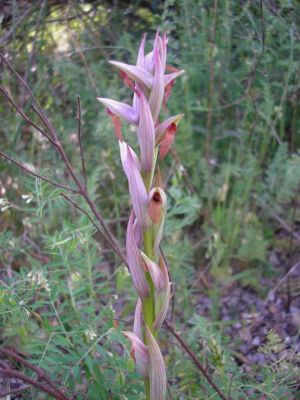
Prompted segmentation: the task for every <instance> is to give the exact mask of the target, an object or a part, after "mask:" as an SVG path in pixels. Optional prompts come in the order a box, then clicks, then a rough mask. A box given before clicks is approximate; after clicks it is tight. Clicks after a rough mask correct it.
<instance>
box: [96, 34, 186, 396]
mask: <svg viewBox="0 0 300 400" xmlns="http://www.w3.org/2000/svg"><path fill="white" fill-rule="evenodd" d="M167 43H168V40H167V36H166V34H162V35H161V34H160V32H159V30H158V31H157V33H156V36H155V40H154V45H153V49H152V51H150V52H149V53H147V54H145V45H146V36H145V35H144V36H143V39H142V42H141V44H140V48H139V51H138V56H137V61H136V64H135V65H131V64H126V63H123V62H119V61H110V64H111V65H113V66H114V67H116V68H118V69H119V70H120V73H121V76H122V79H123V82H124V84H125V85H126V86H127V87H129V88H130V89H131V90H133V100H132V105H129V104H125V103H122V102H119V101H116V100H111V99H107V98H102V97H101V98H98V100H99V101H100V102H101V103H102V104H103V105H104V106H105V108H106V110H107V113H108V115H109V116H110V118H111V120H112V123H113V125H114V128H115V132H116V136H117V138H118V140H119V147H120V156H121V162H122V165H123V169H124V172H125V175H126V177H127V180H128V188H129V194H130V199H131V204H132V210H131V212H130V217H129V221H128V225H127V232H126V254H127V264H128V267H129V270H130V274H131V277H132V281H133V286H134V287H135V289H136V292H137V294H138V296H139V299H138V301H137V305H136V309H135V314H134V327H133V332H129V331H125V332H123V333H124V335H125V336H126V337H127V338H128V339H129V340H130V342H131V356H132V358H133V359H134V361H135V364H136V367H137V369H138V371H139V372H140V374H141V375H142V376H143V379H144V382H145V391H146V400H164V399H165V394H166V385H167V378H166V371H165V366H164V360H163V357H162V354H161V351H160V348H159V345H158V342H157V339H156V338H157V334H158V331H159V329H160V328H161V326H162V324H163V322H164V320H165V318H166V315H167V312H168V306H169V302H170V297H171V284H170V280H169V273H168V268H167V264H166V260H165V258H164V256H163V254H162V251H161V239H162V234H163V227H164V222H165V217H166V209H167V195H166V193H165V191H164V189H163V188H162V187H161V186H162V185H161V179H160V169H159V168H157V167H156V164H157V159H158V158H159V159H160V160H162V159H163V158H164V157H165V156H166V155H167V154H168V152H169V150H170V148H171V146H172V144H173V142H174V140H175V136H176V131H177V126H178V124H179V122H180V120H181V119H182V117H183V114H179V115H175V116H171V117H167V118H166V119H164V120H163V121H161V120H160V113H161V111H162V109H165V108H166V103H167V101H168V99H169V97H170V94H171V91H172V87H173V84H174V81H175V79H176V78H177V77H179V76H180V75H182V74H183V72H184V71H182V70H178V69H176V68H174V67H170V66H168V65H167V64H166V60H167ZM166 71H168V73H166ZM121 120H123V121H125V122H127V123H128V124H130V125H133V127H134V129H135V132H136V139H137V144H138V146H139V157H138V155H137V154H136V153H135V152H134V150H133V149H132V148H131V147H130V146H129V145H128V144H127V143H126V142H125V141H124V139H123V135H122V130H121ZM134 148H135V147H134ZM158 155H159V157H158Z"/></svg>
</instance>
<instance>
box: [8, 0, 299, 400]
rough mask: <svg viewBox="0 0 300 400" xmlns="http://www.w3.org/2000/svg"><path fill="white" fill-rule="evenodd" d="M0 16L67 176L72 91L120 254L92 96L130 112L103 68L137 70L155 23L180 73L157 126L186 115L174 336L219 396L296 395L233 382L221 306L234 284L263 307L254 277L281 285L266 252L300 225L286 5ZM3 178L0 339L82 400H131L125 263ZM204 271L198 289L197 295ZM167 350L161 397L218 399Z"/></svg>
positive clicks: (11, 5) (53, 162)
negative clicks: (203, 365)
mask: <svg viewBox="0 0 300 400" xmlns="http://www.w3.org/2000/svg"><path fill="white" fill-rule="evenodd" d="M0 20H1V24H2V30H1V38H0V45H1V52H2V53H3V54H4V55H5V56H6V57H8V59H9V60H10V61H11V62H12V64H13V65H14V66H15V68H16V69H17V71H18V72H19V74H20V75H21V76H22V77H23V78H24V79H25V80H26V81H27V82H28V83H29V85H30V86H31V88H32V89H33V91H34V94H35V96H36V98H37V99H39V101H40V103H41V104H42V105H43V107H44V109H45V110H46V112H47V114H48V115H49V117H50V119H51V121H52V122H53V124H54V125H55V127H56V129H57V132H58V134H59V137H60V138H61V140H62V142H63V144H64V146H65V148H66V150H67V153H68V155H69V156H70V159H71V161H72V163H73V165H74V166H75V167H76V168H77V169H78V171H79V170H80V151H79V145H78V142H77V136H76V129H77V125H76V124H77V123H76V120H75V119H74V117H75V115H76V96H77V94H79V95H80V97H81V104H82V110H83V115H82V121H83V126H82V131H83V147H84V153H85V160H86V163H87V172H88V184H89V189H90V192H91V193H92V197H93V199H94V200H95V201H96V204H97V206H98V208H99V209H100V210H101V211H102V212H103V215H104V216H105V219H106V220H107V221H108V222H109V223H110V226H111V227H112V229H113V231H114V233H115V234H116V236H117V237H118V239H119V240H120V242H121V243H122V244H124V236H125V235H124V232H125V227H126V219H127V217H128V212H129V198H128V194H127V184H126V180H125V178H124V176H123V172H122V168H121V166H120V161H119V154H118V151H119V150H118V145H117V141H116V139H115V136H114V133H113V128H112V126H111V123H110V120H109V118H107V115H106V114H105V111H104V110H103V107H101V105H100V103H99V102H98V101H97V100H96V97H97V96H99V95H101V96H103V97H111V98H113V99H121V100H122V101H130V96H131V93H130V90H129V89H128V88H124V87H123V85H122V84H121V81H120V78H119V76H118V73H117V71H116V70H114V69H113V68H112V67H111V66H110V65H109V64H108V60H110V59H115V60H122V61H125V62H126V61H127V62H131V63H133V62H134V60H135V57H136V53H137V49H138V45H139V42H140V39H141V37H142V34H143V33H144V32H147V35H148V39H149V40H150V41H151V40H152V39H153V37H154V35H155V31H156V29H157V27H160V29H161V30H164V31H166V32H167V33H168V37H169V54H168V63H169V64H170V65H172V66H175V67H179V68H181V69H185V71H186V73H185V75H184V76H183V77H182V78H180V79H178V82H176V85H175V86H174V89H173V92H172V96H171V98H170V101H169V105H168V107H169V111H168V112H169V113H170V114H177V113H182V112H183V113H184V114H185V117H184V119H183V120H182V121H181V123H180V126H179V130H178V134H177V138H176V144H175V145H174V149H173V153H172V155H170V156H168V158H167V161H166V163H165V165H164V166H163V167H162V175H163V177H164V180H165V182H166V187H167V192H168V202H169V203H168V218H167V222H166V229H165V237H164V242H163V248H164V252H165V254H166V257H167V259H168V262H169V265H170V269H171V277H172V281H173V287H174V291H175V295H174V299H173V300H174V310H173V311H174V318H175V323H178V324H179V326H180V327H181V329H182V330H183V331H184V332H185V333H186V336H185V339H186V340H187V341H188V343H189V344H190V346H191V347H192V348H193V349H194V351H195V352H196V353H197V355H199V357H200V358H201V359H202V360H206V359H207V360H209V361H208V362H209V365H211V373H212V374H213V376H214V379H215V381H216V382H217V383H218V385H219V386H220V388H221V389H222V390H223V391H224V393H228V392H230V393H231V399H233V400H234V399H236V400H238V399H285V398H289V399H292V398H296V397H293V396H294V394H293V391H292V389H291V388H290V384H291V382H293V378H294V375H293V373H291V371H293V368H292V367H290V369H288V372H287V373H286V374H284V372H282V370H280V368H279V367H278V369H277V370H275V369H274V370H272V371H270V369H269V368H268V367H267V366H265V367H262V368H261V370H260V380H259V381H258V382H257V381H256V376H255V375H252V374H249V375H247V374H245V373H244V372H242V370H241V369H240V368H239V366H238V364H237V363H236V361H234V359H233V358H232V354H231V352H230V347H228V338H226V335H225V333H224V331H223V327H222V321H219V320H218V318H219V309H218V308H219V304H218V302H219V299H220V296H221V294H220V293H221V287H222V285H227V284H229V283H230V282H233V281H236V282H238V283H239V284H240V285H244V286H249V287H251V289H253V290H256V291H257V292H258V293H260V294H262V295H266V294H267V293H266V288H264V287H263V286H262V285H261V284H260V282H261V279H262V278H263V277H264V276H266V275H270V274H271V275H272V276H274V277H276V276H277V274H278V272H276V271H275V269H274V267H273V266H272V265H271V263H270V261H269V254H270V252H271V251H273V250H274V249H275V250H276V251H279V252H283V253H284V254H287V253H288V254H289V255H290V254H291V252H293V251H294V250H293V247H292V248H291V246H290V245H289V238H290V235H289V233H288V232H287V233H285V235H282V236H281V238H280V240H278V235H277V234H278V231H280V232H285V228H286V226H288V227H292V228H291V229H294V228H293V227H295V226H297V224H299V222H300V213H299V196H298V193H299V182H300V153H299V146H300V135H299V129H300V120H299V102H300V74H299V65H300V6H299V3H298V2H297V1H296V0H295V1H292V0H279V1H271V0H266V1H246V0H244V1H233V0H224V1H217V0H199V1H196V0H166V1H132V2H130V4H129V3H127V2H122V1H120V2H109V1H108V2H106V1H90V2H88V1H86V2H81V1H70V2H69V3H67V2H60V1H57V2H56V1H50V0H48V1H47V0H39V1H36V2H27V1H21V0H20V1H16V0H14V1H11V2H6V3H5V4H4V5H0ZM1 76H2V85H3V86H4V87H5V88H6V89H7V90H9V91H10V93H11V94H12V95H13V97H14V98H15V99H16V101H17V103H18V104H19V105H20V106H21V107H22V108H23V109H24V110H26V111H27V112H28V114H29V115H31V116H32V118H33V119H34V120H36V118H35V116H34V114H33V113H32V111H31V99H30V98H29V96H28V94H27V93H26V92H25V91H24V90H23V89H22V88H20V87H18V86H17V84H16V81H15V79H14V78H13V77H12V76H11V75H10V74H9V73H8V71H7V70H6V69H5V68H4V67H3V68H2V70H1ZM0 112H1V126H0V131H1V150H2V151H5V152H7V153H8V154H10V155H11V156H13V157H15V158H16V159H18V160H20V161H22V162H23V163H25V164H26V165H29V166H34V167H35V168H36V169H37V170H38V171H40V172H42V173H43V174H44V175H45V176H48V177H52V178H53V179H54V178H55V179H56V180H57V181H59V182H62V183H64V182H65V183H68V181H69V178H68V176H67V174H66V171H65V170H64V168H63V164H62V163H61V161H60V160H59V158H58V156H57V155H56V154H55V153H54V151H53V150H52V149H51V146H49V144H48V143H46V142H45V141H44V139H43V138H42V137H40V135H39V134H38V133H37V132H35V131H34V130H33V129H32V128H31V127H29V126H28V125H26V124H25V123H24V121H23V120H22V119H21V118H20V116H18V115H16V113H15V112H14V110H13V109H12V107H11V106H9V105H8V103H7V102H6V101H5V99H4V98H1V99H0ZM123 130H124V135H125V137H126V140H128V141H129V142H130V144H131V145H132V146H133V147H134V146H135V144H134V136H133V134H132V132H131V131H130V129H129V128H128V127H126V126H125V124H124V127H123ZM0 174H1V175H0V179H1V180H0V192H1V194H0V197H1V199H2V200H1V201H2V203H1V214H0V218H1V236H0V248H1V254H0V266H1V272H0V278H1V281H0V321H1V322H0V327H1V326H2V329H1V331H0V335H1V339H0V340H1V343H2V344H5V345H13V346H17V347H18V348H19V349H20V350H22V351H25V352H28V354H30V357H31V361H32V362H34V363H36V364H37V365H38V366H41V367H43V368H45V369H46V370H47V371H49V373H50V374H51V377H52V378H53V379H57V380H58V381H59V382H62V383H63V384H64V385H66V387H67V389H68V390H69V391H70V393H76V394H77V396H78V399H91V400H92V399H95V400H96V399H97V400H99V399H110V398H111V399H124V400H125V399H130V400H137V399H143V395H142V385H141V383H140V378H139V376H138V374H137V373H136V372H135V369H134V365H133V362H132V361H131V358H130V355H129V347H128V343H127V341H126V340H125V339H124V338H123V336H122V334H121V330H122V328H124V326H126V325H128V323H129V324H130V323H131V322H130V321H131V318H132V310H133V306H134V300H135V296H136V295H135V293H134V290H133V289H131V284H130V278H129V277H128V274H127V271H126V269H125V267H124V265H122V264H120V261H119V259H118V257H117V256H115V255H114V254H113V253H112V252H111V250H110V249H109V248H108V247H107V244H106V243H104V242H103V241H102V239H101V238H100V237H98V235H97V234H95V231H94V228H93V226H91V223H90V221H89V220H88V219H87V218H86V216H84V215H82V214H80V213H79V212H78V211H77V210H75V209H71V208H70V205H69V204H67V203H66V202H65V201H64V199H62V198H61V196H60V192H61V191H60V190H58V189H53V188H52V187H51V186H50V185H48V184H46V183H44V182H40V181H39V180H37V179H34V178H31V177H28V176H24V174H23V173H21V172H20V171H19V170H18V169H17V168H16V167H15V166H13V165H12V164H9V163H7V162H4V161H3V160H1V163H0ZM24 195H25V196H24ZM26 195H27V196H28V197H26ZM81 205H82V206H83V207H85V205H84V203H82V204H81ZM280 221H281V223H280ZM282 221H283V223H282ZM283 225H285V228H284V226H283ZM203 271H204V272H203ZM202 272H203V273H205V276H206V280H207V281H209V285H208V287H210V289H208V287H203V286H202V285H201V282H200V280H199V276H200V274H201V273H202ZM203 292H205V293H206V294H207V295H208V296H210V297H211V299H212V309H211V321H208V320H207V319H205V318H202V317H201V316H199V315H197V312H196V305H197V302H199V301H200V300H199V299H200V295H201V293H203ZM116 293H118V296H119V297H117V296H116ZM173 344H174V343H173V341H172V340H171V338H170V336H167V335H165V337H163V349H164V352H165V353H166V354H167V355H166V364H167V368H168V378H169V384H170V388H169V390H170V392H169V398H170V399H171V398H172V399H189V400H191V399H195V400H196V399H203V400H204V399H205V400H206V399H213V398H217V397H216V395H215V394H214V392H213V391H212V389H211V388H210V386H209V385H208V384H207V382H206V381H205V380H204V379H203V378H202V377H201V376H199V373H198V371H196V370H195V369H194V366H193V365H192V364H191V362H190V360H188V359H187V358H186V357H185V356H184V355H183V354H182V351H181V350H180V349H177V348H176V347H175V346H173ZM289 373H290V375H289ZM233 377H234V378H233ZM274 382H275V384H274ZM35 396H37V394H36V393H35V392H34V391H32V392H31V393H30V392H28V397H26V399H27V398H28V399H35V398H42V397H35ZM263 396H266V397H263ZM295 396H296V395H295ZM24 398H25V397H24Z"/></svg>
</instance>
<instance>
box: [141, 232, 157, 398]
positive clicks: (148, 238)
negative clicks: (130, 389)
mask: <svg viewBox="0 0 300 400" xmlns="http://www.w3.org/2000/svg"><path fill="white" fill-rule="evenodd" d="M144 253H145V254H146V255H147V256H148V257H149V258H151V259H152V258H153V255H154V254H153V235H152V229H151V228H149V229H147V230H146V231H145V232H144ZM146 279H147V282H148V285H149V289H150V294H149V297H146V298H145V299H143V314H144V321H145V325H147V326H148V328H149V329H150V330H151V332H152V333H153V335H155V334H156V332H154V330H153V323H154V321H155V297H154V295H155V291H154V285H153V282H152V279H151V276H150V273H149V272H146ZM144 342H145V344H146V345H147V335H146V330H145V331H144ZM144 383H145V394H146V400H151V398H150V381H149V378H145V379H144Z"/></svg>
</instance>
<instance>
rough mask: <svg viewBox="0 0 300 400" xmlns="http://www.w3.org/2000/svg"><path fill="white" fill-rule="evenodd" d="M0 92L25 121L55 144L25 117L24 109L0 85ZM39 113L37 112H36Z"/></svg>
mask: <svg viewBox="0 0 300 400" xmlns="http://www.w3.org/2000/svg"><path fill="white" fill-rule="evenodd" d="M0 92H1V93H2V94H3V95H4V97H5V98H6V99H7V100H8V101H9V103H10V104H11V105H12V106H13V107H14V108H15V110H16V111H17V112H18V113H19V114H20V115H21V117H22V118H23V119H24V121H25V122H27V123H28V124H29V125H31V126H32V127H33V128H35V129H36V130H37V131H38V132H40V133H41V134H42V135H43V136H45V138H46V139H47V140H49V142H51V143H52V144H53V145H55V143H54V141H53V140H52V139H51V138H50V137H49V136H48V135H47V133H46V132H45V131H43V130H42V129H41V128H40V127H39V126H38V125H36V124H35V123H34V122H33V121H32V120H31V119H30V118H28V117H27V115H26V114H25V113H24V111H23V110H22V109H21V108H20V107H19V106H18V105H17V103H16V102H15V101H14V100H13V98H12V97H11V96H10V95H9V94H8V93H7V91H6V90H5V89H4V88H3V87H2V86H0ZM33 110H34V111H35V112H36V110H35V109H34V108H33ZM38 115H39V114H38Z"/></svg>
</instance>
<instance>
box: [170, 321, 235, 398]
mask: <svg viewBox="0 0 300 400" xmlns="http://www.w3.org/2000/svg"><path fill="white" fill-rule="evenodd" d="M165 326H166V328H167V329H168V331H169V332H170V333H171V334H172V335H173V336H174V337H175V338H176V340H177V341H178V343H179V344H180V346H181V347H182V349H183V350H184V351H185V352H186V353H187V354H188V355H189V357H190V358H191V359H192V361H193V362H194V364H195V365H196V367H197V368H198V369H199V371H200V372H201V373H202V375H203V376H204V378H205V379H206V380H207V382H208V383H209V384H210V386H211V387H212V388H213V389H214V390H215V391H216V393H217V394H218V395H219V396H220V397H221V399H223V400H229V399H228V398H227V397H225V395H224V394H223V393H222V392H221V390H220V389H219V388H218V386H217V385H216V384H215V382H214V381H213V380H212V378H211V377H210V376H209V374H208V373H207V371H206V369H205V367H204V366H203V365H202V364H201V362H200V361H199V359H198V357H197V356H196V354H195V353H194V352H193V351H192V350H191V349H190V347H189V346H188V345H187V344H186V343H185V341H184V340H183V339H182V337H181V336H180V335H179V334H178V333H177V332H176V331H175V329H174V328H173V326H172V325H171V324H169V323H168V322H167V321H166V320H165Z"/></svg>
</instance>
